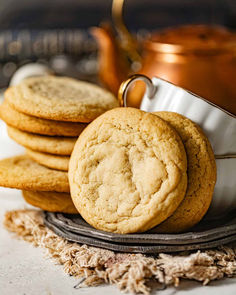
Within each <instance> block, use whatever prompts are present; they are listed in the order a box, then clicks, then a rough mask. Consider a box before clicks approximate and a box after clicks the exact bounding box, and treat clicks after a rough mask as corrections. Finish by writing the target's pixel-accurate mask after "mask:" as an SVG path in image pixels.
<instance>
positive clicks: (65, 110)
mask: <svg viewBox="0 0 236 295" xmlns="http://www.w3.org/2000/svg"><path fill="white" fill-rule="evenodd" d="M5 97H6V98H7V100H8V102H9V104H10V105H11V106H12V107H14V108H15V109H16V110H18V111H19V112H22V113H25V114H28V115H31V116H35V117H39V118H44V119H50V120H58V121H70V122H91V121H92V120H94V119H95V118H96V117H98V116H99V115H101V114H102V113H104V112H105V111H107V110H109V109H112V108H115V107H118V106H119V103H118V100H117V98H116V97H115V96H114V95H113V94H112V93H110V92H108V91H107V90H105V89H103V88H101V87H99V86H97V85H94V84H91V83H88V82H83V81H79V80H75V79H72V78H68V77H55V76H42V77H34V78H28V79H25V80H24V81H22V82H21V83H20V84H18V85H16V86H12V87H10V88H8V89H7V90H6V92H5Z"/></svg>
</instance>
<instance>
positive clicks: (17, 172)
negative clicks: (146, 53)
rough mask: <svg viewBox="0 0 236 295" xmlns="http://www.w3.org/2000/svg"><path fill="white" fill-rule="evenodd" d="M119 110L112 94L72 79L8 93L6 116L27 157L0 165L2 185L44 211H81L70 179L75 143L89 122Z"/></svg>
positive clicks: (1, 112)
mask: <svg viewBox="0 0 236 295" xmlns="http://www.w3.org/2000/svg"><path fill="white" fill-rule="evenodd" d="M117 106H118V101H117V99H116V98H115V97H114V96H113V95H112V94H111V93H110V92H108V91H106V90H104V89H102V88H100V87H98V86H96V85H93V84H90V83H86V82H81V81H77V80H74V79H71V78H66V77H54V76H44V77H35V78H29V79H26V80H24V81H23V82H21V83H20V84H19V85H17V86H13V87H10V88H8V89H7V91H6V93H5V100H4V102H3V104H2V105H1V107H0V117H1V119H2V120H4V121H5V122H6V124H7V126H8V134H9V136H10V137H11V138H12V139H13V140H15V141H16V142H17V143H19V144H21V145H22V146H24V147H25V148H26V154H27V156H20V157H14V158H10V159H5V160H3V161H1V162H0V185H2V186H7V187H12V188H18V189H23V190H27V191H25V192H23V195H24V197H25V199H26V200H27V201H28V202H30V203H32V204H33V205H37V206H38V207H40V208H42V209H45V210H49V211H61V212H68V213H71V212H74V213H75V212H77V211H76V209H75V207H74V206H73V204H72V202H71V199H70V195H69V185H68V180H67V170H68V165H69V159H70V155H71V152H72V150H73V147H74V144H75V142H76V140H77V138H78V136H79V135H80V133H81V132H82V131H83V129H84V128H85V127H86V126H87V125H88V123H90V122H91V121H93V120H94V119H95V118H96V117H98V116H99V115H101V114H102V113H104V112H105V111H107V110H109V109H111V108H114V107H117ZM36 162H37V163H36ZM29 191H31V192H29ZM40 191H43V193H40ZM65 193H67V194H65ZM59 199H60V200H63V204H62V202H61V203H60V205H59V207H58V206H56V204H57V203H58V202H57V201H55V200H59ZM43 200H46V201H45V202H44V201H43ZM46 203H47V204H46ZM45 204H46V205H45ZM58 204H59V203H58ZM68 204H69V205H68ZM68 206H69V207H68Z"/></svg>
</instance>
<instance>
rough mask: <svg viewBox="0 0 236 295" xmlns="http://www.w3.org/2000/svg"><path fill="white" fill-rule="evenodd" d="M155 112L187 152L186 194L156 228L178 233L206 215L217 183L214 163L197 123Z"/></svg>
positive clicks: (160, 230) (208, 146)
mask: <svg viewBox="0 0 236 295" xmlns="http://www.w3.org/2000/svg"><path fill="white" fill-rule="evenodd" d="M155 114H156V115H157V116H158V117H160V118H161V119H164V120H165V121H167V122H168V123H169V124H170V125H171V126H172V127H173V128H175V130H176V131H177V132H178V134H179V135H180V137H181V139H182V141H183V143H184V147H185V150H186V154H187V162H188V166H187V167H188V168H187V175H188V186H187V191H186V195H185V197H184V199H183V201H182V202H181V204H180V205H179V207H178V208H177V209H176V211H175V212H174V213H173V215H172V216H170V217H169V218H168V219H167V220H165V221H164V222H163V223H161V224H160V225H159V226H158V227H157V228H156V229H155V231H158V232H161V233H177V232H181V231H185V230H187V229H189V228H191V227H192V226H194V225H195V224H197V223H198V222H199V221H200V220H201V219H202V217H203V216H204V215H205V214H206V212H207V210H208V208H209V206H210V203H211V200H212V196H213V191H214V186H215V183H216V163H215V158H214V153H213V150H212V148H211V144H210V142H209V140H208V139H207V137H206V135H205V134H204V133H203V131H202V130H201V129H200V127H199V126H198V125H197V124H195V123H194V122H192V121H191V120H189V119H187V118H186V117H184V116H182V115H180V114H177V113H173V112H156V113H155Z"/></svg>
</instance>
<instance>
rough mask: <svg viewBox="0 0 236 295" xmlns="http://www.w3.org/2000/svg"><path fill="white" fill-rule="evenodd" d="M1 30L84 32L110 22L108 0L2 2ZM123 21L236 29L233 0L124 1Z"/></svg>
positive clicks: (145, 25) (139, 24)
mask: <svg viewBox="0 0 236 295" xmlns="http://www.w3.org/2000/svg"><path fill="white" fill-rule="evenodd" d="M0 3H1V6H0V29H1V30H4V29H37V30H39V29H55V28H61V29H64V28H67V29H71V28H80V29H86V28H88V27H90V26H94V25H98V24H99V22H100V21H102V20H104V19H109V18H110V15H111V3H112V1H111V0H99V1H96V0H50V1H48V0H30V1H29V0H20V1H19V0H1V1H0ZM124 18H125V22H126V24H127V26H128V27H129V28H130V29H131V30H138V29H140V28H145V29H148V30H152V29H157V28H162V27H166V26H174V25H177V24H183V23H217V24H223V25H225V26H228V27H230V28H232V29H235V27H236V1H235V0H127V1H125V4H124Z"/></svg>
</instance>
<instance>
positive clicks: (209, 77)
mask: <svg viewBox="0 0 236 295" xmlns="http://www.w3.org/2000/svg"><path fill="white" fill-rule="evenodd" d="M118 4H119V5H118ZM122 4H123V0H117V1H115V0H114V2H113V17H114V20H115V24H116V27H117V28H118V32H119V35H120V41H119V42H117V40H116V39H115V38H114V36H113V35H112V34H111V31H110V30H107V29H104V28H94V29H93V30H92V33H93V35H94V36H95V37H96V39H97V40H98V43H99V47H100V66H99V74H100V78H101V81H102V82H103V84H104V85H105V86H106V87H107V88H108V89H110V90H111V91H112V92H113V93H115V94H117V91H118V89H119V85H120V84H121V82H122V81H123V80H124V79H126V78H127V77H128V75H130V74H133V73H135V72H134V71H132V70H131V68H130V67H129V66H128V63H127V60H125V58H124V55H125V54H126V55H128V56H129V58H130V59H133V60H135V61H137V60H138V54H137V52H138V51H137V50H136V44H137V43H136V42H135V40H133V39H132V37H131V35H130V34H129V33H128V31H127V29H126V28H125V26H124V24H123V22H122V13H121V9H122ZM141 47H142V54H141V64H142V66H141V69H140V70H139V71H138V73H140V74H144V75H146V76H148V77H150V78H152V77H153V76H157V77H160V78H162V79H165V80H168V81H170V82H172V83H174V84H176V85H178V86H181V87H183V88H186V89H187V90H189V91H192V92H194V93H196V94H198V95H200V96H202V97H204V98H206V99H208V100H209V101H211V102H213V103H215V104H217V105H218V106H220V107H222V108H224V109H226V110H228V111H230V112H232V113H234V114H236V81H235V77H236V34H235V33H232V32H230V31H228V30H227V29H226V28H223V27H220V26H207V25H188V26H181V27H177V28H169V29H167V30H164V31H161V32H157V33H154V34H153V35H152V36H151V37H150V38H149V39H148V40H145V41H144V43H143V44H141ZM124 53H125V54H124ZM136 73H137V72H136ZM138 83H139V84H138ZM137 84H138V85H136V86H135V87H134V90H133V91H132V93H131V94H130V98H129V100H128V105H130V106H135V107H139V105H140V101H141V98H142V95H143V91H144V85H143V84H142V82H141V83H140V82H137Z"/></svg>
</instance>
